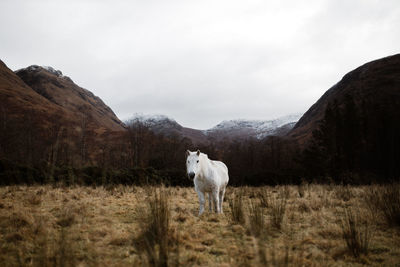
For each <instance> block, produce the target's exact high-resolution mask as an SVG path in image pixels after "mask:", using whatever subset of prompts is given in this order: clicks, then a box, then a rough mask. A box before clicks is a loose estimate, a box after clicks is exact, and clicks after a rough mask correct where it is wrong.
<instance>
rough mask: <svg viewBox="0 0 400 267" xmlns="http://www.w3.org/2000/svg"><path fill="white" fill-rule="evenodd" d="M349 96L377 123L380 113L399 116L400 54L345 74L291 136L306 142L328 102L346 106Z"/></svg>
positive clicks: (313, 106) (356, 105)
mask: <svg viewBox="0 0 400 267" xmlns="http://www.w3.org/2000/svg"><path fill="white" fill-rule="evenodd" d="M346 96H350V97H351V98H352V99H353V101H354V103H355V109H356V110H357V111H358V112H359V113H361V114H364V116H371V117H370V120H371V121H370V123H374V122H372V120H373V117H375V115H377V114H390V115H391V116H398V115H399V111H400V54H396V55H393V56H389V57H385V58H382V59H378V60H374V61H371V62H369V63H366V64H364V65H362V66H361V67H358V68H357V69H355V70H353V71H351V72H349V73H348V74H346V75H345V76H344V77H343V78H342V80H341V81H339V82H338V83H337V84H335V85H334V86H332V87H331V88H330V89H329V90H328V91H326V93H325V94H324V95H322V97H321V98H320V99H319V100H318V101H317V102H316V103H315V104H314V105H312V106H311V107H310V108H309V109H308V111H307V112H306V113H305V114H304V115H303V116H302V117H301V118H300V120H299V121H298V122H297V124H296V125H295V126H294V128H293V129H292V130H291V131H290V132H289V133H288V136H290V137H293V138H295V139H296V140H298V141H299V143H301V144H305V143H307V141H308V140H310V138H311V137H312V132H313V131H314V130H315V129H317V127H318V125H319V123H320V122H321V120H322V119H323V117H324V114H325V111H326V108H327V106H328V104H329V103H330V104H333V103H334V102H335V101H336V102H337V103H338V105H339V107H343V105H344V102H345V98H346ZM374 114H375V115H374ZM366 119H367V118H366Z"/></svg>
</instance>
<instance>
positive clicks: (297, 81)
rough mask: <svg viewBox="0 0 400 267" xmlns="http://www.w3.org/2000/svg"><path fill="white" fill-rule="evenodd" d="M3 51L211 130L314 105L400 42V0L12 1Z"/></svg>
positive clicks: (6, 3)
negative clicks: (229, 121) (232, 121)
mask: <svg viewBox="0 0 400 267" xmlns="http://www.w3.org/2000/svg"><path fill="white" fill-rule="evenodd" d="M0 25H1V26H0V58H1V59H2V60H3V61H4V62H5V63H6V64H7V65H8V67H10V68H11V69H13V70H16V69H19V68H23V67H26V66H29V65H32V64H37V65H47V66H52V67H54V68H56V69H59V70H61V71H62V72H63V73H64V74H65V75H67V76H70V77H71V78H72V79H73V80H74V82H75V83H77V84H78V85H80V86H82V87H84V88H86V89H88V90H90V91H92V92H93V93H94V94H96V95H97V96H99V97H100V98H102V99H103V101H104V102H105V103H106V104H107V105H109V106H110V107H111V108H112V109H113V110H114V112H115V113H116V114H117V116H118V117H119V118H120V119H122V120H125V119H128V118H129V117H130V116H132V114H135V113H143V114H165V115H168V116H170V117H172V118H174V119H176V120H177V121H178V122H179V123H181V124H182V125H184V126H188V127H193V128H199V129H206V128H210V127H212V126H214V125H215V124H217V123H218V122H220V121H222V120H227V119H237V118H246V119H272V118H275V117H279V116H283V115H287V114H292V113H304V112H305V111H306V110H307V109H308V108H309V107H310V106H311V105H312V104H313V103H314V102H316V101H317V100H318V98H319V97H320V96H321V95H322V94H323V93H324V92H325V91H326V90H327V89H329V87H331V86H332V85H333V84H334V83H336V82H337V81H339V80H340V79H341V77H342V76H343V75H344V74H346V73H347V72H349V71H350V70H352V69H354V68H356V67H358V66H359V65H362V64H364V63H366V62H368V61H371V60H374V59H378V58H381V57H385V56H388V55H392V54H396V53H399V52H400V1H399V0H384V1H382V0H358V1H351V0H311V1H299V0H293V1H283V0H274V1H268V0H260V1H253V0H246V1H234V0H226V1H218V0H212V1H207V0H201V1H200V0H199V1H189V0H182V1H171V0H160V1H153V0H141V1H111V0H110V1H100V0H79V1H72V0H68V1H67V0H66V1H56V0H48V1H41V0H26V1H19V0H1V2H0Z"/></svg>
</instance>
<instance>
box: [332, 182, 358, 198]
mask: <svg viewBox="0 0 400 267" xmlns="http://www.w3.org/2000/svg"><path fill="white" fill-rule="evenodd" d="M334 192H335V196H336V198H337V199H341V200H343V201H346V202H347V201H349V200H350V199H351V198H353V197H354V195H353V192H352V191H351V188H350V186H349V185H338V186H335V189H334Z"/></svg>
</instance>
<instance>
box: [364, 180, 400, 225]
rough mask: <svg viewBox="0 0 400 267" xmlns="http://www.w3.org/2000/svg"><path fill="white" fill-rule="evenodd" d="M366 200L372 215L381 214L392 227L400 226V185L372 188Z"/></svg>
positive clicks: (369, 189) (367, 193)
mask: <svg viewBox="0 0 400 267" xmlns="http://www.w3.org/2000/svg"><path fill="white" fill-rule="evenodd" d="M364 200H365V202H366V204H367V206H368V208H369V209H370V210H371V213H372V214H375V213H376V212H380V213H381V215H382V216H383V217H384V218H385V220H386V222H387V223H388V225H390V226H400V184H398V183H395V184H391V185H385V186H371V187H369V188H368V189H367V190H366V192H365V194H364Z"/></svg>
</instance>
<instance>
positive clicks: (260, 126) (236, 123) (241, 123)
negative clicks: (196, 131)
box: [205, 114, 302, 132]
mask: <svg viewBox="0 0 400 267" xmlns="http://www.w3.org/2000/svg"><path fill="white" fill-rule="evenodd" d="M301 116H302V114H291V115H287V116H283V117H279V118H277V119H273V120H246V119H236V120H225V121H222V122H221V123H219V124H217V125H216V126H214V127H213V128H211V129H208V130H205V132H212V131H218V130H230V129H237V128H252V129H256V130H266V129H268V128H277V127H281V126H283V125H285V124H288V123H291V122H296V121H298V120H299V119H300V118H301Z"/></svg>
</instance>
